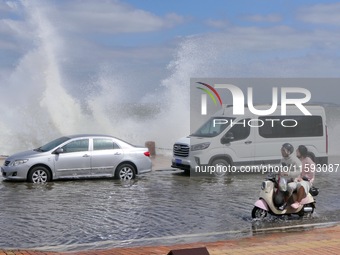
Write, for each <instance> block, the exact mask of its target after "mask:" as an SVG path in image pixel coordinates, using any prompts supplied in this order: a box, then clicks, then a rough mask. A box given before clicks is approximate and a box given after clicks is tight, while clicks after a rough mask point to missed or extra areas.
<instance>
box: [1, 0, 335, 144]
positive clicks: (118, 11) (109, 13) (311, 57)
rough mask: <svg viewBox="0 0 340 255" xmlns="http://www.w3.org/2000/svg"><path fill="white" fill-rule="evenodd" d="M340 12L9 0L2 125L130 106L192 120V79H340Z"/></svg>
mask: <svg viewBox="0 0 340 255" xmlns="http://www.w3.org/2000/svg"><path fill="white" fill-rule="evenodd" d="M339 13H340V3H338V2H337V1H328V0H324V1H315V0H301V1H293V0H285V1H283V0H278V1H269V0H241V1H240V0H238V1H236V0H230V1H224V0H214V1H191V0H190V1H189V0H181V1H159V0H143V1H140V0H100V1H94V0H25V1H13V0H0V107H1V108H2V109H5V111H4V112H5V113H3V115H2V122H1V121H0V128H1V129H2V130H5V131H3V132H2V133H3V134H4V133H5V134H7V135H8V136H9V135H11V134H12V133H13V132H14V131H13V130H14V129H15V128H16V127H18V126H23V125H25V127H26V130H31V131H30V135H32V132H33V135H34V132H37V131H34V130H35V125H36V124H34V123H38V122H39V121H40V122H41V123H40V125H45V127H49V125H52V126H53V125H54V126H56V125H58V126H60V125H61V124H60V123H63V125H65V126H68V127H69V126H72V125H75V124H74V123H72V122H69V123H64V122H65V121H64V120H65V117H64V115H65V114H66V115H67V117H68V119H72V120H77V121H78V123H80V122H81V120H79V119H77V118H78V117H77V116H79V115H81V114H83V112H84V109H85V112H86V114H89V112H92V114H93V115H96V116H100V115H105V114H103V109H104V110H106V111H108V109H109V110H110V111H111V109H112V108H115V106H117V104H118V103H122V102H123V103H126V102H144V103H145V102H150V101H158V102H160V103H163V102H166V103H167V104H165V106H160V107H161V108H162V107H163V108H164V109H168V112H167V113H166V114H167V116H168V117H170V118H171V120H173V119H177V120H178V121H179V122H181V121H185V120H186V119H187V117H188V116H187V113H188V111H189V109H186V110H184V109H185V108H186V107H187V106H188V103H187V101H188V94H189V93H188V91H189V90H188V87H189V84H190V78H192V77H339V66H340V33H339V32H340V15H339ZM320 92H325V93H327V90H326V89H325V88H320ZM56 95H57V96H56ZM326 98H327V96H326ZM329 98H330V102H335V101H337V95H335V93H333V92H329ZM34 102H36V103H34ZM94 103H95V104H94ZM89 105H90V107H89ZM66 106H67V107H66ZM42 108H43V109H42ZM22 109H29V110H30V111H28V110H25V111H23V110H22ZM32 109H33V110H32ZM46 109H47V110H46ZM56 109H58V110H59V111H58V112H56ZM70 109H75V110H72V112H71V111H70ZM19 112H21V114H22V116H21V117H22V118H20V117H18V114H19ZM32 112H34V113H32ZM61 112H62V113H63V114H64V115H62V114H61ZM183 112H185V113H183ZM94 113H96V114H94ZM13 116H16V117H13ZM37 116H44V121H45V122H44V123H43V121H42V120H41V119H42V117H40V118H38V117H37ZM30 118H31V119H32V118H33V120H32V123H31V124H30V125H31V127H27V119H30ZM96 118H97V117H96ZM101 118H102V119H105V116H101ZM20 119H23V120H22V121H20ZM46 119H47V121H46ZM96 121H98V119H96ZM9 123H10V124H9ZM46 123H47V124H46ZM103 123H104V124H103V125H101V126H105V125H107V126H110V125H112V123H111V122H110V121H108V120H106V121H104V122H103ZM105 123H106V124H105ZM168 124H169V125H171V123H168ZM46 125H47V126H46ZM174 128H176V127H174ZM57 129H58V130H59V133H65V132H76V131H78V130H77V129H76V128H73V129H72V128H70V129H68V128H66V127H58V128H57ZM6 130H7V131H6ZM18 132H19V131H18ZM20 132H23V131H22V130H21V131H20ZM186 132H187V129H185V130H183V131H182V133H183V134H185V133H186ZM182 133H181V134H177V133H176V134H174V136H177V137H178V136H179V135H182ZM51 135H52V134H50V136H51ZM47 136H49V135H47ZM1 139H2V138H1V136H0V140H1Z"/></svg>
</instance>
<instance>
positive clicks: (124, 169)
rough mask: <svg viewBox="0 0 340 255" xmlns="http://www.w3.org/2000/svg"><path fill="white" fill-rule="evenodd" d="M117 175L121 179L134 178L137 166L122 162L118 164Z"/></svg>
mask: <svg viewBox="0 0 340 255" xmlns="http://www.w3.org/2000/svg"><path fill="white" fill-rule="evenodd" d="M115 177H116V178H117V179H120V180H124V181H127V180H132V179H134V178H135V177H136V170H135V167H134V166H133V165H131V164H122V165H120V166H118V168H117V170H116V173H115Z"/></svg>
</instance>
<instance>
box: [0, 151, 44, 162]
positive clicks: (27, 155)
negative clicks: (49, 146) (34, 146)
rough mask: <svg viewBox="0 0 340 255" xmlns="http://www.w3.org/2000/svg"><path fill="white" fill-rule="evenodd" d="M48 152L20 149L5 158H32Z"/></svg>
mask: <svg viewBox="0 0 340 255" xmlns="http://www.w3.org/2000/svg"><path fill="white" fill-rule="evenodd" d="M47 153H48V152H41V151H35V150H28V151H22V152H18V153H15V154H13V155H11V156H9V157H8V158H7V159H6V160H10V161H12V160H16V159H29V158H34V157H37V156H41V155H44V154H47Z"/></svg>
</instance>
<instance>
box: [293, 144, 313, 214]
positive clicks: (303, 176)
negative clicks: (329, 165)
mask: <svg viewBox="0 0 340 255" xmlns="http://www.w3.org/2000/svg"><path fill="white" fill-rule="evenodd" d="M296 154H297V157H298V158H299V159H300V160H301V162H302V167H301V172H300V175H299V177H298V178H297V188H296V190H297V199H296V202H295V203H294V204H292V205H291V206H292V208H294V209H297V208H299V207H300V205H301V200H302V199H303V198H305V197H306V196H307V194H308V193H309V190H310V188H311V186H312V185H313V182H314V178H315V172H314V171H312V169H315V163H314V162H313V160H312V159H311V158H310V156H309V154H308V149H307V147H306V146H304V145H300V146H299V147H298V149H297V150H296ZM313 165H314V168H313Z"/></svg>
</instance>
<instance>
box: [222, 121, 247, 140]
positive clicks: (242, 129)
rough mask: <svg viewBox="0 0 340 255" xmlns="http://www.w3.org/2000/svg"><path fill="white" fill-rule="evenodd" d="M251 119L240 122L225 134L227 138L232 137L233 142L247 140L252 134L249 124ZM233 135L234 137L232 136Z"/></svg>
mask: <svg viewBox="0 0 340 255" xmlns="http://www.w3.org/2000/svg"><path fill="white" fill-rule="evenodd" d="M249 120H250V119H245V120H240V121H238V122H237V124H234V125H233V126H232V128H230V129H229V131H228V132H227V133H226V134H225V136H226V137H228V136H232V137H234V139H232V141H238V140H243V139H246V138H247V137H248V136H249V134H250V126H249V125H248V124H247V123H248V121H249ZM231 134H232V135H231Z"/></svg>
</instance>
